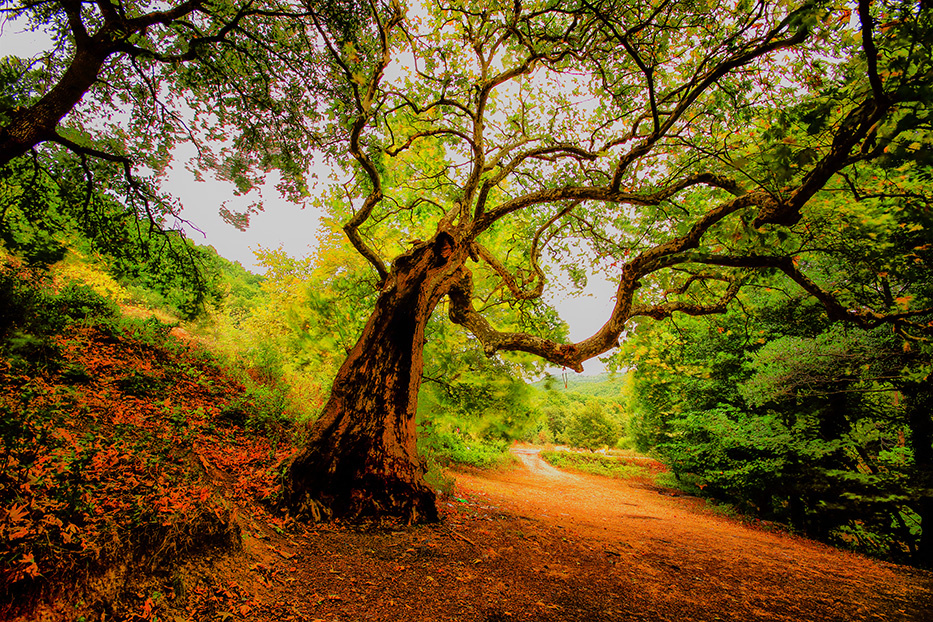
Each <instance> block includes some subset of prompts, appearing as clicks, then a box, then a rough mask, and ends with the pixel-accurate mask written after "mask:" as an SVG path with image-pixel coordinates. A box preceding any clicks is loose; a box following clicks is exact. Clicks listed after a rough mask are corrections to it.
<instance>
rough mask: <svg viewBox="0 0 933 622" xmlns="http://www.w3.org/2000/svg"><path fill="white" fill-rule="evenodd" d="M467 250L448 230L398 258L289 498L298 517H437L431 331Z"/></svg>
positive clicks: (297, 465)
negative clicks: (428, 449) (432, 480)
mask: <svg viewBox="0 0 933 622" xmlns="http://www.w3.org/2000/svg"><path fill="white" fill-rule="evenodd" d="M460 255H462V253H455V252H454V241H453V239H452V238H451V236H449V235H447V234H446V233H441V234H439V235H438V236H436V237H435V238H434V240H432V241H431V242H430V243H427V244H422V245H420V246H418V247H416V248H415V249H414V250H412V251H411V252H409V253H407V254H406V255H403V256H402V257H400V258H399V259H398V260H396V262H395V264H394V265H393V268H392V271H391V274H390V275H389V278H388V279H387V281H386V285H385V286H384V287H383V289H382V292H381V294H380V296H379V299H378V301H377V302H376V307H375V309H374V311H373V313H372V315H371V316H370V318H369V321H368V322H367V324H366V327H365V328H364V330H363V334H362V336H361V337H360V340H359V341H358V342H357V344H356V346H355V347H354V348H353V350H352V351H351V352H350V354H349V355H348V357H347V359H346V361H345V362H344V363H343V366H342V367H341V368H340V371H339V372H338V373H337V376H336V378H335V379H334V385H333V389H332V390H331V395H330V399H329V400H328V401H327V403H326V404H325V406H324V410H323V412H322V413H321V416H320V418H319V419H318V420H317V422H316V423H315V425H314V427H313V429H312V431H311V439H310V441H309V443H308V445H307V446H306V447H305V449H304V450H303V451H302V452H301V453H300V454H299V455H298V457H297V458H295V460H294V461H293V462H292V463H291V465H290V467H289V470H288V474H287V480H286V482H285V490H284V492H285V502H286V503H287V504H288V506H289V507H290V509H291V510H292V512H294V513H295V514H296V515H298V516H302V517H305V518H312V519H315V520H321V519H327V518H346V519H351V520H356V519H360V518H381V517H395V518H401V519H402V520H404V521H406V522H408V523H417V522H428V521H434V520H437V507H436V504H435V494H434V491H433V490H432V489H431V488H430V487H429V486H428V485H427V484H426V483H425V481H424V473H425V465H424V461H423V460H422V458H421V457H420V456H419V455H418V450H417V448H416V446H415V440H416V433H415V425H416V423H415V414H416V410H417V401H418V390H419V388H420V385H421V372H422V368H423V358H422V351H423V348H424V330H425V326H426V324H427V321H428V319H429V318H430V316H431V312H432V311H433V309H434V307H435V306H436V305H437V303H438V302H439V300H440V299H441V298H442V297H443V296H444V295H445V294H446V293H447V290H448V289H449V287H450V283H451V282H452V276H453V273H454V272H455V270H456V267H457V266H458V265H459V264H461V263H462V262H463V258H462V257H461V256H460Z"/></svg>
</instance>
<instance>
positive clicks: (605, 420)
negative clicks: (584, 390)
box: [564, 402, 621, 449]
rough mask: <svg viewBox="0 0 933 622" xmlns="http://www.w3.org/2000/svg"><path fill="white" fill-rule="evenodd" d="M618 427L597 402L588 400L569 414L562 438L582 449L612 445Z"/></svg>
mask: <svg viewBox="0 0 933 622" xmlns="http://www.w3.org/2000/svg"><path fill="white" fill-rule="evenodd" d="M619 428H620V426H619V424H618V422H616V421H615V420H614V419H612V418H611V417H610V416H609V415H608V414H606V411H605V410H604V409H603V407H602V405H601V404H600V403H599V402H590V403H588V404H587V405H585V406H584V407H583V408H580V409H578V410H577V411H576V412H574V413H573V415H571V417H570V421H569V422H568V423H567V428H566V430H565V432H564V439H565V441H566V442H567V444H569V445H572V446H573V447H582V448H584V449H598V448H600V447H614V446H615V444H616V442H617V441H618V440H619V436H620V433H621V431H620V429H619Z"/></svg>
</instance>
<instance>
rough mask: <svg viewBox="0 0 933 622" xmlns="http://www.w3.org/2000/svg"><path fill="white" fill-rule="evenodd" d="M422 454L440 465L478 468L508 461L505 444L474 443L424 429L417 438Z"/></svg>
mask: <svg viewBox="0 0 933 622" xmlns="http://www.w3.org/2000/svg"><path fill="white" fill-rule="evenodd" d="M418 445H419V446H418V448H419V450H420V451H421V453H422V454H424V455H425V456H427V457H428V459H429V460H431V459H433V460H435V461H437V462H439V463H441V464H464V465H467V466H473V467H477V468H480V469H488V468H493V467H497V466H502V465H504V464H507V463H508V462H509V461H510V454H509V453H508V451H509V442H508V441H504V440H476V439H471V438H468V437H464V436H463V435H462V434H457V433H456V432H445V431H441V430H437V429H430V428H429V429H428V430H425V429H424V428H422V434H421V435H420V437H419V444H418Z"/></svg>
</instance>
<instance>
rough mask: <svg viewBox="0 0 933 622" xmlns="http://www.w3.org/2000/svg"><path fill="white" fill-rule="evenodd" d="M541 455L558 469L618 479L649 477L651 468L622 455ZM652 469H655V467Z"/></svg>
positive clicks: (550, 452)
mask: <svg viewBox="0 0 933 622" xmlns="http://www.w3.org/2000/svg"><path fill="white" fill-rule="evenodd" d="M541 457H542V458H543V459H544V460H545V461H546V462H547V463H548V464H550V465H552V466H555V467H557V468H559V469H568V470H571V471H580V472H581V473H591V474H593V475H603V476H605V477H615V478H618V479H632V478H647V479H650V477H649V476H650V475H651V474H652V469H651V468H650V467H648V466H641V465H638V464H634V463H633V462H631V461H629V460H626V459H625V457H623V456H614V455H611V454H609V455H605V454H600V453H588V452H579V451H542V452H541ZM653 471H655V472H656V471H657V467H656V466H655V469H653Z"/></svg>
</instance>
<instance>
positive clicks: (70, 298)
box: [0, 265, 294, 618]
mask: <svg viewBox="0 0 933 622" xmlns="http://www.w3.org/2000/svg"><path fill="white" fill-rule="evenodd" d="M0 294H2V297H0V617H5V615H6V614H10V615H13V614H16V613H17V612H18V613H19V614H22V613H23V612H26V613H27V614H28V611H29V608H30V607H32V606H35V604H36V603H38V602H39V601H41V599H43V598H45V597H47V596H49V595H50V590H52V589H53V587H54V586H56V585H59V586H60V585H72V586H73V587H74V589H73V590H72V591H71V593H69V594H68V595H66V597H67V598H70V599H71V600H72V602H73V603H77V602H78V600H80V599H84V607H85V609H86V612H87V613H92V614H93V615H94V617H95V618H96V617H99V615H101V613H102V612H103V611H110V609H111V608H112V606H113V603H114V602H119V601H120V599H121V598H126V597H127V596H126V595H127V594H130V596H132V594H131V592H132V589H131V586H132V583H133V580H134V577H135V576H136V574H145V573H149V574H151V573H158V572H168V569H169V568H170V567H172V565H173V564H176V563H178V562H179V561H180V560H181V559H182V558H186V557H187V556H190V555H191V554H194V553H197V552H199V551H202V550H206V549H210V548H212V547H217V546H220V547H225V548H229V547H230V546H233V545H235V544H236V543H237V542H238V538H239V531H238V527H237V526H236V523H235V521H234V520H233V518H232V516H233V514H234V513H235V511H236V506H238V505H246V504H250V506H251V507H253V508H256V509H258V508H261V507H266V508H268V507H271V506H273V505H275V503H276V502H277V497H276V496H277V494H278V490H279V486H278V483H279V477H280V465H281V464H282V463H283V461H284V460H286V458H287V457H288V456H289V455H290V454H291V453H292V452H293V450H294V449H293V448H294V444H293V443H292V442H291V433H292V432H291V427H290V426H289V425H288V423H287V422H286V421H284V420H283V418H282V416H281V413H282V412H283V410H281V409H282V408H283V403H282V402H281V400H280V399H279V398H278V397H276V393H275V390H274V388H273V389H268V390H265V391H263V390H262V389H261V386H262V385H260V384H255V385H254V388H253V389H252V390H250V391H248V390H247V388H246V387H244V386H243V384H242V383H240V382H238V381H237V380H235V379H233V378H230V377H229V376H228V375H227V374H225V373H224V371H223V370H222V369H220V368H219V367H218V366H217V364H216V361H214V359H213V357H212V356H211V355H210V354H208V353H206V352H205V351H204V350H202V349H199V348H197V347H193V346H192V345H190V344H189V343H186V342H184V341H181V340H178V339H176V338H175V337H174V336H172V334H171V332H172V329H173V328H174V326H173V325H172V324H166V323H163V322H160V321H159V320H156V319H154V318H146V319H129V318H124V317H122V316H120V315H119V314H118V312H117V308H116V306H115V305H114V304H113V303H111V302H110V301H108V300H107V299H106V298H103V297H102V296H100V295H98V294H96V293H95V292H94V291H93V290H92V289H90V288H88V287H84V286H81V285H64V286H61V287H57V288H56V287H53V286H52V285H51V284H50V283H49V282H48V281H46V280H45V279H44V278H43V275H41V274H38V273H34V272H28V271H23V270H21V269H20V270H19V271H18V270H17V268H16V267H15V266H9V265H8V266H6V267H4V268H2V269H0ZM221 480H223V481H221ZM221 486H222V488H223V490H221ZM260 511H261V510H260ZM269 520H270V521H273V522H275V521H278V520H279V519H276V518H273V517H270V519H269ZM114 569H118V570H117V573H118V574H119V573H120V572H122V573H123V574H122V577H121V578H119V580H118V581H116V584H117V587H116V588H115V589H116V593H112V594H104V595H100V594H98V595H97V596H96V597H92V596H91V595H86V594H85V595H82V593H83V591H84V590H85V588H86V587H87V586H88V585H89V584H90V582H91V579H92V578H93V577H94V576H96V575H100V574H101V573H103V572H105V571H107V572H110V573H113V572H114ZM121 569H122V570H121ZM95 598H96V600H95ZM104 601H107V602H108V603H109V604H107V605H106V606H104V605H102V604H101V603H103V602H104ZM192 606H194V605H192ZM95 607H96V608H95ZM78 613H79V612H78V611H77V610H76V614H75V616H76V617H78Z"/></svg>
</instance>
